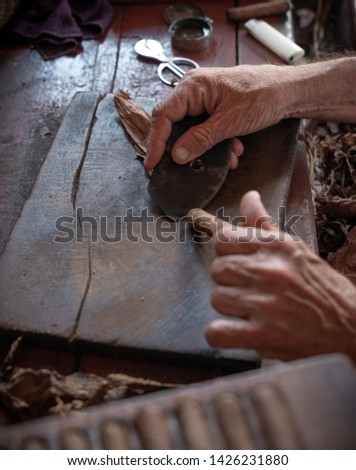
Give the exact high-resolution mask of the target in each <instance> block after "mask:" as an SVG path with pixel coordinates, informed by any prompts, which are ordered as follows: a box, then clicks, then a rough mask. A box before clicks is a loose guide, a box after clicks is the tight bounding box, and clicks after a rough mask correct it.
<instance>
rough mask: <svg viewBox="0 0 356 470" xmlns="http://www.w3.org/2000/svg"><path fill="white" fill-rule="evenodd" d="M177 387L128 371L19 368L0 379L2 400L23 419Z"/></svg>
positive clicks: (8, 408) (17, 416) (14, 414)
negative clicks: (102, 373)
mask: <svg viewBox="0 0 356 470" xmlns="http://www.w3.org/2000/svg"><path fill="white" fill-rule="evenodd" d="M176 386H177V385H176V384H168V383H161V382H157V381H154V380H148V379H143V378H136V377H130V376H128V375H125V374H109V375H108V376H107V377H105V378H104V377H100V376H98V375H95V374H87V373H83V372H75V373H73V374H70V375H67V376H63V375H61V374H59V373H58V372H56V371H54V370H48V369H40V370H34V369H31V368H21V367H17V368H14V370H13V372H12V373H11V375H10V376H9V377H8V379H7V380H6V381H4V380H2V381H0V399H1V401H2V402H3V404H4V405H5V406H6V408H7V410H8V411H9V412H10V413H11V414H12V415H13V416H15V417H16V418H17V419H22V420H24V419H30V418H37V417H41V416H45V415H48V414H59V413H63V412H67V411H73V410H80V409H82V408H86V407H88V406H92V405H98V404H101V403H106V402H109V401H113V400H117V399H121V398H127V397H131V396H136V395H142V394H144V393H148V392H153V391H157V390H166V389H169V388H174V387H176Z"/></svg>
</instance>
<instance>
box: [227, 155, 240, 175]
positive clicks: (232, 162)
mask: <svg viewBox="0 0 356 470" xmlns="http://www.w3.org/2000/svg"><path fill="white" fill-rule="evenodd" d="M238 164H239V159H238V157H237V155H235V153H234V152H231V155H230V165H229V170H231V171H234V170H236V168H237V167H238Z"/></svg>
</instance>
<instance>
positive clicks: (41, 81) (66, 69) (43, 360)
mask: <svg viewBox="0 0 356 470" xmlns="http://www.w3.org/2000/svg"><path fill="white" fill-rule="evenodd" d="M168 3H169V2H159V3H146V4H140V5H137V4H135V3H133V2H131V3H125V4H121V3H120V4H117V5H115V15H114V20H113V23H112V26H111V28H110V30H109V32H108V33H107V35H106V37H105V39H104V40H102V41H100V42H98V41H86V42H85V43H84V49H83V52H82V53H80V54H79V55H77V56H76V57H62V58H59V59H56V60H53V61H50V62H44V61H43V60H42V58H41V57H40V56H39V54H38V53H37V52H36V51H34V50H32V49H28V48H24V47H23V46H21V45H19V44H15V43H11V44H9V43H7V41H6V40H2V42H1V45H0V47H1V65H0V67H1V75H0V86H1V95H0V106H1V116H2V119H1V120H0V174H1V181H2V185H1V193H0V226H1V236H0V252H3V253H6V248H7V244H8V241H9V239H10V236H11V234H12V233H13V230H14V227H15V225H16V222H17V221H18V220H21V219H19V216H20V214H21V211H22V210H23V207H24V203H25V202H26V200H27V199H28V198H29V197H30V195H31V191H32V190H33V187H34V183H35V181H36V178H37V176H38V174H39V171H40V169H41V166H42V164H43V161H44V160H45V158H46V156H47V155H48V152H49V149H50V146H51V144H52V143H53V139H54V136H55V135H56V133H57V131H58V129H59V126H60V123H61V122H62V120H63V116H64V113H65V111H66V109H67V107H68V105H69V103H70V101H71V100H72V98H73V96H74V94H75V93H76V92H78V91H85V92H90V91H92V92H99V93H101V94H103V95H105V94H107V93H112V92H115V91H116V90H118V89H119V88H122V89H124V90H125V91H127V92H128V93H129V94H130V95H131V96H132V97H134V98H136V99H140V98H142V97H146V98H147V97H150V98H153V99H155V100H158V99H161V98H163V97H164V96H166V95H167V93H169V91H170V89H169V87H166V86H164V85H162V83H161V82H160V81H159V79H158V77H157V74H156V65H155V64H152V63H151V62H149V61H145V60H137V57H136V54H135V53H134V52H133V45H134V43H135V42H136V41H137V39H140V38H143V37H152V38H155V39H159V40H160V41H161V42H162V44H163V46H164V49H165V51H166V52H167V55H170V53H171V52H172V55H174V54H173V52H174V51H172V48H171V44H170V41H169V39H168V35H167V25H166V24H165V23H164V21H163V19H162V13H163V11H164V9H165V8H166V6H167V4H168ZM248 3H251V2H249V1H242V0H240V2H239V4H240V5H242V4H248ZM199 5H200V6H202V7H203V9H204V10H205V12H206V14H207V16H209V17H211V18H213V19H214V41H213V44H212V46H211V47H210V48H209V50H208V51H206V52H204V53H199V54H191V55H189V56H190V57H191V58H193V59H195V60H197V61H198V62H199V63H200V64H201V65H203V66H232V65H235V64H236V63H240V64H242V63H256V64H258V63H264V62H266V61H268V62H275V63H279V59H278V58H277V57H276V56H274V55H273V54H271V53H269V52H268V51H267V50H266V49H264V48H263V47H262V46H260V45H259V44H257V43H256V42H255V41H254V40H253V39H252V38H251V37H249V36H248V35H247V34H246V32H245V30H244V29H243V27H242V25H239V26H238V27H236V26H235V25H234V24H231V23H227V21H226V19H225V11H226V9H227V8H229V7H231V6H234V2H232V1H223V2H221V1H219V2H218V1H202V2H199ZM269 21H270V22H271V23H272V24H273V25H274V26H276V27H278V28H279V29H281V30H282V31H283V32H288V30H289V28H290V25H291V21H290V18H289V17H287V16H278V17H275V18H273V19H269ZM288 211H289V213H291V214H292V213H301V215H303V217H304V219H301V222H300V223H299V225H298V231H299V234H300V236H301V237H302V238H303V239H304V240H305V241H306V243H307V244H308V245H309V246H310V247H311V248H313V249H315V246H316V245H315V233H314V229H313V223H312V218H311V197H310V187H309V182H308V172H307V166H306V161H305V156H304V155H303V154H302V153H301V154H300V155H299V156H298V158H297V160H296V162H295V170H294V174H293V179H292V184H291V191H290V195H289V201H288ZM0 316H1V312H0ZM11 340H12V338H9V337H8V335H7V332H6V331H3V332H2V338H1V343H0V352H1V354H2V355H4V354H5V352H6V351H7V350H8V347H9V344H10V343H11ZM16 361H17V363H18V364H21V365H23V366H30V367H34V368H36V367H48V368H54V369H57V370H58V371H59V372H61V373H70V372H72V371H75V370H81V371H87V372H94V373H95V372H97V373H99V374H100V375H106V374H107V373H110V372H114V371H115V372H118V371H120V372H124V373H125V372H126V373H130V374H134V375H140V376H145V377H150V378H158V379H160V380H165V381H168V382H169V381H180V382H181V383H190V382H195V381H200V380H204V379H205V378H209V377H214V376H217V375H221V374H223V373H226V371H223V370H221V369H213V370H212V369H206V370H205V369H204V368H202V367H194V366H189V367H187V366H186V365H184V364H183V363H179V364H174V363H169V364H167V363H165V361H164V360H163V359H161V360H159V361H154V362H151V361H143V360H142V359H140V358H132V357H128V356H127V355H122V354H119V353H117V352H116V353H113V354H112V355H111V357H101V356H100V355H98V354H95V355H93V354H88V353H87V352H86V353H83V352H78V351H77V350H70V348H67V350H66V351H63V350H62V348H61V347H60V345H56V347H55V348H53V347H49V345H48V344H44V345H43V346H41V345H40V344H39V343H38V341H37V342H36V341H35V343H33V342H32V341H30V340H27V341H24V343H23V345H22V346H21V347H20V348H19V350H18V352H17V354H16Z"/></svg>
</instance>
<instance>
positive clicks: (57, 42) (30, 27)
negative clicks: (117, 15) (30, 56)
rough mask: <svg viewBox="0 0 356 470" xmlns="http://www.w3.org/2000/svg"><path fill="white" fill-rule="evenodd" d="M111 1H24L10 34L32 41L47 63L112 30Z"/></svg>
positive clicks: (12, 23)
mask: <svg viewBox="0 0 356 470" xmlns="http://www.w3.org/2000/svg"><path fill="white" fill-rule="evenodd" d="M112 16H113V8H112V6H111V4H110V2H109V0H86V1H79V0H30V1H28V0H24V1H23V2H22V4H21V6H20V8H19V9H18V10H17V12H16V14H15V15H14V17H13V19H12V21H11V22H10V24H9V25H8V30H9V31H10V32H12V33H15V34H16V35H18V36H20V37H22V38H24V39H29V40H31V42H32V43H33V44H34V46H35V47H36V49H37V50H38V51H39V52H40V53H41V54H42V56H43V58H44V59H54V58H55V57H59V56H62V55H65V54H68V53H69V52H73V51H75V50H76V49H77V48H78V46H79V45H80V43H81V41H82V40H83V39H93V38H98V37H100V36H101V35H102V34H103V33H105V31H106V30H107V28H108V27H109V25H110V23H111V20H112Z"/></svg>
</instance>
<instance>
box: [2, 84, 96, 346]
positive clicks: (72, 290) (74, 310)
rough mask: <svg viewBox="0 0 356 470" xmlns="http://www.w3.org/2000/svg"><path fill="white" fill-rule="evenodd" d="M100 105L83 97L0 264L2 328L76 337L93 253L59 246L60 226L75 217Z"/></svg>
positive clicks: (72, 111)
mask: <svg viewBox="0 0 356 470" xmlns="http://www.w3.org/2000/svg"><path fill="white" fill-rule="evenodd" d="M97 100H98V94H97V93H90V92H89V93H87V94H79V95H77V96H76V97H75V98H74V100H73V102H72V105H71V106H70V107H69V109H68V112H67V114H66V118H65V119H64V121H63V123H62V125H61V128H60V130H59V132H58V134H57V136H56V139H55V141H54V143H53V146H52V147H51V150H50V152H49V154H48V156H47V158H46V161H45V163H44V164H43V166H42V169H41V171H40V174H39V176H38V178H37V181H36V184H35V187H34V189H33V191H32V193H31V196H30V198H29V199H28V201H27V202H26V204H25V206H24V209H23V211H22V216H21V218H20V220H19V221H18V223H17V224H16V226H15V228H14V230H13V232H12V236H11V239H10V241H9V242H8V244H7V246H6V249H5V251H4V253H3V255H2V257H1V264H0V318H1V325H2V328H5V329H6V328H7V327H8V326H10V325H12V329H14V330H19V331H22V332H29V331H31V332H32V333H37V332H38V333H42V334H43V333H44V332H46V334H49V335H53V334H54V335H59V336H61V335H64V336H65V337H70V335H71V333H72V332H73V329H74V328H75V325H76V321H77V316H78V314H79V312H80V306H81V303H82V299H83V296H84V295H85V289H86V285H87V282H88V276H89V271H88V269H89V257H88V247H87V246H86V245H85V244H77V245H75V246H74V245H72V246H68V245H65V244H60V243H55V242H54V235H55V232H54V231H55V224H56V220H57V218H58V217H62V216H63V215H65V216H69V217H75V213H74V208H73V203H72V200H73V185H74V186H75V182H76V175H77V171H78V169H79V168H80V165H81V161H82V158H83V156H84V155H85V150H86V144H87V139H88V138H89V135H90V130H91V124H92V120H93V116H94V112H95V109H96V104H97Z"/></svg>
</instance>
